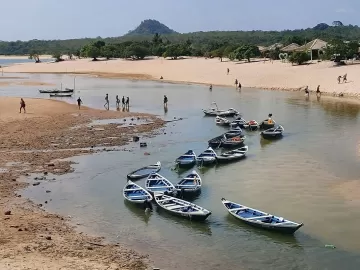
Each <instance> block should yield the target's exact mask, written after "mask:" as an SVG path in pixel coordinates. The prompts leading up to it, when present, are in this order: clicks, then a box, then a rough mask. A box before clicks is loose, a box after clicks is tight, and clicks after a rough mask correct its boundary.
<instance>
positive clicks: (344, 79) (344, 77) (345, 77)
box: [343, 74, 347, 83]
mask: <svg viewBox="0 0 360 270" xmlns="http://www.w3.org/2000/svg"><path fill="white" fill-rule="evenodd" d="M343 83H347V74H345V75H344V76H343Z"/></svg>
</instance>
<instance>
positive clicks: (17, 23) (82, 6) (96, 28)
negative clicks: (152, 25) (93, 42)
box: [0, 0, 360, 40]
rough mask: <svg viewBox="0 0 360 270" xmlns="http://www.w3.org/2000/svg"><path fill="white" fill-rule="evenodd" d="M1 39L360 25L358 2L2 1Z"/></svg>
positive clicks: (182, 0) (355, 0) (324, 0)
mask: <svg viewBox="0 0 360 270" xmlns="http://www.w3.org/2000/svg"><path fill="white" fill-rule="evenodd" d="M0 2H1V24H0V40H29V39H68V38H81V37H97V36H101V37H109V36H121V35H123V34H125V33H127V32H128V31H129V30H132V29H134V28H135V27H136V26H137V25H138V24H139V23H140V22H141V21H142V20H144V19H156V20H159V21H160V22H162V23H164V24H166V25H167V26H169V27H170V28H172V29H174V30H176V31H178V32H182V33H185V32H194V31H210V30H283V29H298V28H307V27H313V26H315V25H316V24H318V23H321V22H326V23H328V24H331V23H332V22H333V21H334V20H339V21H342V22H343V23H344V24H353V25H357V24H360V16H359V15H360V1H359V0H342V1H336V0H320V1H313V0H275V1H270V0H247V1H246V0H216V1H215V0H207V1H206V0H101V1H95V0H12V1H9V0H1V1H0Z"/></svg>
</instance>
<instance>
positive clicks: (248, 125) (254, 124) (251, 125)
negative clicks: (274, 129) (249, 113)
mask: <svg viewBox="0 0 360 270" xmlns="http://www.w3.org/2000/svg"><path fill="white" fill-rule="evenodd" d="M243 128H245V129H247V130H250V131H254V130H258V129H259V123H258V122H256V121H255V120H251V121H249V122H247V123H246V124H245V125H244V126H243Z"/></svg>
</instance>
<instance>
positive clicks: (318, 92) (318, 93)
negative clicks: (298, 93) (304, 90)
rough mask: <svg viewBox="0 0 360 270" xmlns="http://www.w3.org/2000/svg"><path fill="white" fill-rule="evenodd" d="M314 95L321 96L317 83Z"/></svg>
mask: <svg viewBox="0 0 360 270" xmlns="http://www.w3.org/2000/svg"><path fill="white" fill-rule="evenodd" d="M316 96H317V97H320V96H321V92H320V85H318V87H317V88H316Z"/></svg>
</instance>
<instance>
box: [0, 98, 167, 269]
mask: <svg viewBox="0 0 360 270" xmlns="http://www.w3.org/2000/svg"><path fill="white" fill-rule="evenodd" d="M25 102H26V108H27V113H26V114H24V113H21V114H20V113H19V105H20V104H19V103H20V99H19V98H10V97H0V152H1V154H0V169H1V170H0V209H1V210H0V211H1V212H0V216H1V222H0V244H1V250H0V269H9V270H10V269H11V270H20V269H21V270H22V269H25V268H26V269H29V270H35V269H43V267H45V266H46V269H50V270H55V269H101V270H105V269H113V270H114V269H119V270H123V269H134V270H141V269H146V267H147V263H148V260H147V259H146V256H142V255H139V254H138V253H136V252H134V251H132V250H129V249H127V248H125V247H124V246H123V244H124V245H126V243H118V244H106V243H104V241H103V239H100V238H96V237H91V236H87V235H85V234H82V233H78V232H76V231H75V228H74V227H72V226H71V225H69V221H70V220H69V219H67V218H64V217H61V216H59V215H54V214H49V213H47V212H45V211H44V210H43V208H42V205H35V204H34V203H32V202H30V201H29V200H27V199H25V198H22V197H21V196H20V195H17V191H18V190H19V189H21V188H24V187H26V186H27V185H28V183H25V182H23V181H21V178H25V177H27V178H28V179H29V176H30V175H32V174H36V175H37V176H40V178H36V180H35V181H34V180H29V181H30V184H33V185H34V186H39V187H40V188H41V185H42V182H43V181H49V180H50V179H49V180H48V179H47V175H48V174H49V175H50V174H52V175H55V177H56V175H60V174H64V173H68V172H72V171H73V169H72V167H71V164H72V162H71V161H64V160H62V159H63V158H68V157H73V156H75V155H82V154H91V153H96V152H101V151H110V150H114V151H120V150H119V148H117V149H116V148H113V149H111V147H115V146H119V145H124V144H126V143H128V141H129V139H131V138H132V136H133V134H134V133H136V134H141V133H143V132H146V134H149V133H150V134H151V132H153V131H154V130H156V129H157V128H159V127H161V126H162V125H163V123H164V122H163V121H162V120H159V119H158V118H156V117H155V116H152V115H148V114H137V113H128V112H120V111H102V110H95V109H90V108H87V107H82V108H81V110H79V109H78V107H77V106H76V105H72V104H67V103H64V102H61V101H54V100H45V99H25ZM123 117H130V118H133V119H137V118H141V119H147V120H149V123H148V124H147V125H136V126H135V125H134V126H125V125H119V124H107V125H101V126H100V127H101V128H99V129H97V126H95V125H91V126H89V124H90V123H91V122H92V121H93V120H96V119H114V118H123ZM128 121H131V120H128ZM74 127H75V128H74ZM114 134H116V136H117V137H114ZM24 150H28V151H25V152H24ZM49 150H51V151H49ZM51 177H53V176H51ZM19 179H20V180H19ZM32 179H33V177H32ZM34 179H35V178H34ZM52 180H53V179H52ZM55 181H56V180H55ZM44 192H45V191H44ZM50 192H51V191H49V196H50V197H49V198H51V193H50ZM46 203H51V200H50V201H49V202H48V201H47V202H44V204H46ZM7 211H11V213H9V212H8V213H6V212H7ZM44 269H45V268H44Z"/></svg>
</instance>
